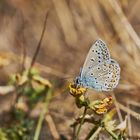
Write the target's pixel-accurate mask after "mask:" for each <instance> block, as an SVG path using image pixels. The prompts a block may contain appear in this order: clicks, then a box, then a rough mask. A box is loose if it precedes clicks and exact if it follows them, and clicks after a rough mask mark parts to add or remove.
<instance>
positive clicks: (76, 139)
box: [75, 107, 87, 140]
mask: <svg viewBox="0 0 140 140" xmlns="http://www.w3.org/2000/svg"><path fill="white" fill-rule="evenodd" d="M86 112H87V108H86V107H85V109H84V112H83V116H82V120H81V122H80V125H79V127H78V130H77V133H76V136H75V140H78V137H79V133H80V130H81V127H82V124H83V123H84V119H85V116H86Z"/></svg>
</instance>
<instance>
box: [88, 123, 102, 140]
mask: <svg viewBox="0 0 140 140" xmlns="http://www.w3.org/2000/svg"><path fill="white" fill-rule="evenodd" d="M101 130H102V127H101V126H99V127H97V126H95V127H93V128H92V129H91V131H90V132H89V134H88V135H87V137H86V139H85V140H94V139H95V138H96V137H97V135H98V134H99V133H100V131H101Z"/></svg>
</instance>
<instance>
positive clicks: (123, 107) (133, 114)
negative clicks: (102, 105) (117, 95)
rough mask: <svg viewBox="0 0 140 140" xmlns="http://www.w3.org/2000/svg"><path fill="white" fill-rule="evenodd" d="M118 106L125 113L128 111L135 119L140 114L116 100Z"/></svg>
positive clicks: (139, 116) (138, 117)
mask: <svg viewBox="0 0 140 140" xmlns="http://www.w3.org/2000/svg"><path fill="white" fill-rule="evenodd" d="M117 103H118V106H119V108H120V109H121V110H123V111H124V112H126V113H129V114H130V115H131V116H133V117H134V118H136V119H137V120H140V114H139V113H137V112H134V111H133V110H131V109H130V108H127V107H126V106H124V105H122V104H121V103H119V102H117Z"/></svg>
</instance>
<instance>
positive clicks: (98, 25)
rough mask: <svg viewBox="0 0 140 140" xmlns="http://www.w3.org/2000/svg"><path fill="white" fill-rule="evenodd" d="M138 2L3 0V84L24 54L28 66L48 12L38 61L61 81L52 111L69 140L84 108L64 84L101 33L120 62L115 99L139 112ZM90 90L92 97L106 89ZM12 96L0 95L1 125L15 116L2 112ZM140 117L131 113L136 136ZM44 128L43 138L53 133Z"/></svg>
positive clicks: (17, 69) (0, 23)
mask: <svg viewBox="0 0 140 140" xmlns="http://www.w3.org/2000/svg"><path fill="white" fill-rule="evenodd" d="M139 7H140V1H139V0H133V1H132V0H86V1H85V0H59V1H58V0H51V1H50V0H0V73H1V76H0V83H1V85H5V84H6V83H7V80H8V78H9V75H11V74H13V73H17V72H20V70H21V69H22V67H23V60H24V57H26V59H25V63H24V66H25V68H28V67H29V64H30V61H31V59H32V57H33V55H34V52H35V49H36V47H37V44H38V42H39V39H40V36H41V32H42V28H43V24H44V19H45V15H46V12H48V11H49V14H48V18H47V24H46V31H45V35H44V38H43V41H42V45H41V49H40V51H39V54H38V57H37V60H36V63H35V66H36V67H37V68H38V69H39V70H40V71H41V75H42V76H43V77H45V78H47V79H49V80H50V81H55V83H57V84H56V86H55V94H54V97H53V99H52V101H51V103H50V105H49V110H50V114H51V117H52V119H53V121H54V124H55V126H56V129H57V131H58V133H59V134H61V135H62V136H65V137H66V138H67V139H71V135H72V129H71V128H70V124H71V123H72V122H73V120H74V118H75V117H76V116H77V115H79V114H80V111H79V110H78V109H77V107H76V105H75V101H74V98H73V97H71V96H70V95H69V94H68V93H63V91H64V90H63V89H65V88H66V85H67V82H70V81H72V80H73V78H75V76H77V75H78V74H79V71H80V67H82V65H83V63H84V60H85V57H86V55H87V52H88V50H89V48H90V47H91V45H92V44H93V43H94V41H95V40H96V39H98V38H101V39H102V40H104V41H105V42H106V44H108V47H109V50H110V53H111V57H112V58H114V59H115V60H117V61H118V63H119V64H120V67H121V79H120V83H119V85H118V86H117V88H116V89H115V90H114V94H115V95H116V99H117V101H119V102H120V103H122V104H123V105H125V106H128V104H129V108H131V109H132V110H133V111H135V112H137V113H140V103H139V102H140V94H139V92H140V38H139V35H140V16H139V12H140V9H139ZM89 92H90V93H92V94H90V95H91V96H92V98H93V99H97V98H103V97H106V96H107V94H108V93H98V94H97V92H96V91H94V90H92V91H89ZM11 100H12V95H9V94H8V95H4V96H3V95H1V96H0V106H1V107H0V124H3V123H4V122H5V123H7V122H8V121H9V120H11V119H9V116H8V115H4V114H5V112H6V113H7V112H10V103H11ZM122 114H123V116H124V115H125V114H126V112H124V111H122ZM139 119H140V118H137V119H136V117H132V118H131V123H132V128H133V129H132V133H133V135H137V136H140V123H139ZM10 122H11V121H10ZM46 127H47V126H45V124H44V127H43V130H42V135H41V138H40V140H44V139H45V137H48V136H47V135H49V134H47V133H46V129H47V128H46ZM85 129H86V128H85ZM83 131H84V130H83ZM83 135H84V134H83Z"/></svg>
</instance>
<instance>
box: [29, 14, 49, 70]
mask: <svg viewBox="0 0 140 140" xmlns="http://www.w3.org/2000/svg"><path fill="white" fill-rule="evenodd" d="M47 18H48V12H47V13H46V16H45V21H44V25H43V29H42V33H41V37H40V40H39V42H38V45H37V48H36V50H35V53H34V56H33V58H32V61H31V66H30V68H29V71H30V69H31V68H32V66H33V65H34V62H35V60H36V57H37V55H38V53H39V50H40V47H41V43H42V39H43V37H44V33H45V29H46V23H47Z"/></svg>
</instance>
